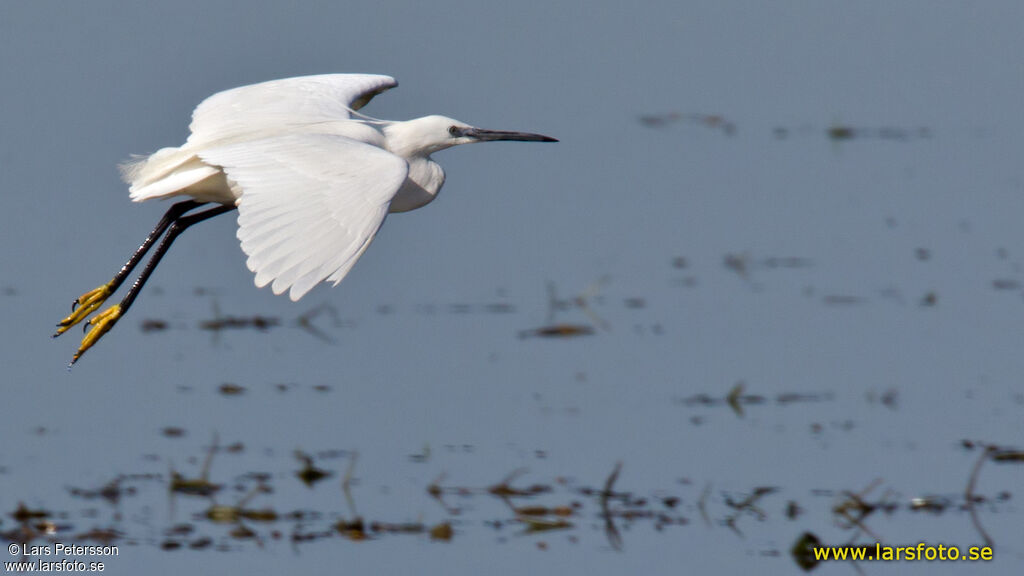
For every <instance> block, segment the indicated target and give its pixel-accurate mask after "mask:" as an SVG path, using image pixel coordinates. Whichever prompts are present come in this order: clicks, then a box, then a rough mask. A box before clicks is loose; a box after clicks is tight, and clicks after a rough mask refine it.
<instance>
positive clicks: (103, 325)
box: [68, 201, 235, 368]
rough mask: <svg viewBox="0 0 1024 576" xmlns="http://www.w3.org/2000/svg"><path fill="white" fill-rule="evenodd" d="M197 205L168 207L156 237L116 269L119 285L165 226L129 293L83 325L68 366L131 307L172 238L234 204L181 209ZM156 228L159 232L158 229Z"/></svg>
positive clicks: (151, 238)
mask: <svg viewBox="0 0 1024 576" xmlns="http://www.w3.org/2000/svg"><path fill="white" fill-rule="evenodd" d="M190 202H192V201H190ZM181 204H187V202H181V203H180V204H175V205H174V206H173V207H172V210H173V209H174V208H175V207H177V206H179V205H181ZM199 205H201V203H196V204H195V205H193V206H188V207H187V208H184V209H182V210H181V211H180V212H178V213H177V214H173V213H172V211H171V210H168V212H167V214H165V215H164V219H163V220H161V221H160V224H158V225H157V228H156V229H154V230H153V232H154V233H155V234H156V235H155V237H154V236H153V235H150V237H149V238H146V241H145V242H144V243H143V244H142V246H140V247H139V251H137V252H136V254H135V255H134V256H132V259H131V260H129V261H128V262H127V263H126V264H125V266H124V267H123V268H122V272H121V273H119V276H120V278H118V277H115V281H117V284H118V285H120V283H121V282H123V281H124V276H127V275H128V274H129V273H130V272H131V270H132V268H134V267H135V266H136V265H137V264H138V263H139V261H140V260H142V257H143V255H145V253H146V251H147V250H149V247H150V246H152V244H153V242H154V241H155V240H156V238H158V237H159V236H160V233H162V232H163V230H159V229H160V228H161V225H162V226H163V228H165V229H166V230H167V234H166V235H165V236H164V238H163V240H161V241H160V244H158V245H157V247H156V251H155V252H153V255H152V256H151V257H150V259H149V262H147V263H146V266H145V268H143V269H142V273H141V274H139V277H138V278H137V279H136V280H135V282H134V283H133V284H132V287H131V288H129V289H128V293H127V294H125V297H124V299H123V300H121V302H120V303H119V304H115V305H113V306H111V307H110V308H107V309H106V310H104V311H103V312H100V313H99V314H97V315H96V316H95V317H93V318H92V319H91V320H89V322H88V324H87V325H86V328H87V329H88V331H87V332H86V334H85V337H84V338H82V344H81V346H79V348H78V352H76V353H75V356H74V357H73V358H72V359H71V364H70V365H69V366H68V367H69V368H70V366H71V365H73V364H74V363H75V362H77V361H78V359H79V358H81V357H82V354H85V351H86V350H88V349H89V348H91V347H92V346H93V345H94V344H96V342H97V341H99V339H100V338H102V337H103V335H104V334H106V333H107V332H109V331H110V329H111V328H113V327H114V324H115V323H116V322H117V320H118V319H119V318H120V317H121V316H123V315H124V313H125V312H127V311H128V308H130V307H131V305H132V302H134V301H135V298H136V297H138V295H139V292H140V291H142V287H143V286H145V284H146V281H147V280H149V277H150V275H152V274H153V270H155V269H156V267H157V265H158V264H159V263H160V259H161V258H163V257H164V254H165V253H166V252H167V250H168V249H169V248H170V247H171V244H172V243H173V242H174V239H175V238H177V237H178V235H179V234H181V233H182V232H184V231H185V229H187V228H188V227H189V226H191V225H193V224H196V223H199V222H202V221H203V220H208V219H210V218H213V217H214V216H219V215H220V214H223V213H225V212H230V211H232V210H234V209H235V206H233V205H223V204H222V205H220V206H217V207H215V208H210V209H208V210H203V211H202V212H198V213H196V214H192V215H189V216H184V215H183V213H184V212H187V211H189V210H191V209H193V208H195V207H196V206H199ZM164 220H169V224H165V223H164ZM158 230H159V232H160V233H157V231H158ZM101 288H102V287H101ZM104 299H105V297H104ZM90 327H91V328H90Z"/></svg>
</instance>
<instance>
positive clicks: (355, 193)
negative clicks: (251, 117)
mask: <svg viewBox="0 0 1024 576" xmlns="http://www.w3.org/2000/svg"><path fill="white" fill-rule="evenodd" d="M199 155H200V157H201V158H202V160H203V161H204V162H206V163H208V164H211V165H215V166H220V167H221V168H222V169H223V170H224V172H225V173H226V174H227V177H228V178H229V179H230V180H232V181H233V182H235V183H236V184H237V185H238V186H239V187H240V188H241V190H242V194H241V197H240V198H239V200H238V239H239V240H240V241H241V244H242V250H243V251H244V252H245V253H246V255H247V256H248V259H247V261H246V265H247V266H248V267H249V269H250V270H252V271H253V272H255V273H256V278H255V282H256V285H257V286H260V287H262V286H265V285H267V284H271V289H272V290H273V291H274V293H275V294H281V293H282V292H285V291H286V290H287V291H289V297H290V298H291V299H292V300H298V299H299V298H301V297H302V296H303V295H304V294H306V293H307V292H308V291H309V290H310V289H312V288H313V287H314V286H316V285H317V284H319V283H320V282H321V281H323V280H325V279H327V280H331V281H332V282H334V283H335V284H337V283H338V282H340V281H341V280H342V279H343V278H344V277H345V275H346V274H347V273H348V271H349V270H350V269H351V268H352V266H353V265H354V264H355V262H356V260H358V259H359V257H360V256H361V255H362V254H363V252H364V251H365V250H366V248H367V247H368V246H369V245H370V242H372V241H373V238H374V236H375V235H376V234H377V230H379V229H380V226H381V224H383V222H384V218H385V217H386V216H387V212H388V207H389V205H390V203H391V200H392V198H394V196H395V193H396V192H397V191H398V189H399V188H400V187H401V185H402V183H403V182H404V181H405V178H406V175H407V173H408V169H409V166H408V164H407V163H406V162H405V160H403V159H402V158H400V157H398V156H395V155H394V154H391V153H390V152H387V151H385V150H382V149H380V148H377V147H374V146H371V145H368V144H364V143H362V142H358V141H355V140H352V139H349V138H346V137H344V136H337V135H330V134H302V133H292V134H284V135H280V136H275V137H270V138H264V139H260V140H252V141H247V142H244V143H236V144H227V145H223V146H214V147H211V148H209V149H206V150H204V151H202V152H200V153H199Z"/></svg>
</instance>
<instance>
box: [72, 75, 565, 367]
mask: <svg viewBox="0 0 1024 576" xmlns="http://www.w3.org/2000/svg"><path fill="white" fill-rule="evenodd" d="M397 85H398V83H397V82H396V81H395V79H394V78H391V77H389V76H379V75H370V74H324V75H318V76H303V77H298V78H285V79H282V80H272V81H270V82H263V83H261V84H253V85H250V86H242V87H240V88H234V89H232V90H226V91H224V92H219V93H217V94H214V95H213V96H210V97H209V98H207V99H206V100H204V101H203V102H201V103H200V104H199V106H198V107H196V109H195V111H194V112H193V113H192V123H191V125H190V126H189V130H190V131H191V134H190V135H189V137H188V139H187V140H186V141H185V144H183V145H182V146H180V147H178V148H164V149H162V150H158V151H157V152H156V153H154V154H152V155H151V156H148V157H144V158H138V159H134V160H132V161H130V162H128V163H126V164H125V165H123V166H122V167H121V170H122V174H123V176H124V180H125V181H126V182H127V183H128V184H129V185H130V188H129V192H130V194H131V199H132V200H133V201H135V202H143V201H145V200H150V199H153V198H171V197H176V196H184V197H188V198H189V200H184V201H181V202H178V203H176V204H174V205H173V206H171V207H170V208H169V209H168V210H167V212H166V213H165V214H164V216H163V218H161V219H160V222H158V223H157V225H156V228H154V229H153V231H152V232H151V233H150V234H149V236H147V237H146V240H145V241H144V242H143V243H142V245H141V246H139V248H138V250H136V251H135V254H133V255H132V257H131V258H129V259H128V262H126V263H125V265H124V266H122V267H121V270H120V271H119V272H118V273H117V274H116V275H115V276H114V278H113V279H112V280H111V281H110V282H107V283H106V284H103V285H102V286H99V287H98V288H95V289H93V290H90V291H88V292H86V293H85V294H82V295H81V296H79V297H78V298H77V299H76V300H75V301H74V303H73V304H72V307H71V314H70V315H69V316H68V317H66V318H64V319H63V320H61V322H60V323H59V324H57V333H56V334H54V337H57V336H59V335H61V334H63V333H64V332H65V331H67V330H68V329H69V328H71V327H72V326H74V325H76V324H78V323H79V322H82V321H83V320H85V319H86V318H87V317H89V315H90V314H92V313H93V312H95V311H96V310H97V309H99V307H100V306H101V305H102V304H103V303H104V301H106V299H107V298H109V297H110V295H111V294H113V293H114V292H115V291H116V290H117V289H118V287H119V286H120V285H121V284H122V283H123V282H124V280H125V278H127V276H128V275H129V274H131V272H132V270H133V269H134V268H135V266H136V265H138V264H139V262H140V261H141V260H142V259H143V257H144V256H145V255H146V253H147V252H148V251H149V249H150V248H151V247H152V246H153V244H154V243H156V241H157V240H160V238H161V236H163V239H162V240H161V241H160V243H159V244H158V245H157V247H156V251H155V252H154V253H153V256H152V257H151V258H150V259H149V262H147V263H146V266H145V267H144V268H143V270H142V272H141V273H140V274H139V277H138V278H137V279H136V280H135V283H134V284H132V286H131V288H130V289H129V290H128V292H127V294H126V295H125V296H124V299H123V300H121V302H120V303H119V304H115V305H114V306H111V307H110V308H107V309H106V310H104V311H102V312H100V313H99V314H97V315H96V316H94V317H92V318H91V319H89V320H88V322H86V324H85V328H86V329H87V331H86V334H85V337H83V338H82V343H81V345H80V346H79V348H78V351H77V352H76V353H75V355H74V358H73V359H72V360H71V364H74V363H75V362H76V361H78V359H79V358H81V357H82V354H84V353H85V352H86V351H87V350H88V349H89V348H91V347H92V346H93V345H94V344H95V343H96V342H97V341H98V340H99V339H100V338H101V337H102V336H103V335H104V334H106V333H107V332H108V331H110V329H111V328H112V327H113V326H114V324H115V323H116V322H117V320H118V319H119V318H121V317H122V316H123V315H124V314H125V313H126V312H127V311H128V308H129V307H130V306H131V305H132V302H134V301H135V298H136V297H137V296H138V295H139V292H140V291H141V290H142V287H143V286H144V285H145V283H146V280H148V279H149V277H150V275H151V274H152V273H153V270H154V269H155V268H156V266H157V264H159V262H160V259H161V258H163V256H164V253H166V252H167V249H168V248H169V247H170V246H171V243H172V242H174V239H175V238H177V237H178V235H179V234H181V233H182V232H183V231H184V230H185V229H186V228H188V227H189V226H191V225H193V224H196V223H198V222H202V221H203V220H207V219H209V218H212V217H214V216H217V215H219V214H223V213H225V212H230V211H231V210H235V209H237V210H238V233H237V236H238V239H239V240H240V241H241V244H242V251H243V252H245V254H246V255H247V256H248V259H247V260H246V265H247V266H248V267H249V270H252V271H253V272H254V273H255V274H256V279H255V281H256V286H258V287H263V286H266V285H267V284H270V285H271V288H272V290H273V291H274V294H281V293H282V292H284V291H286V290H287V291H288V295H289V297H290V298H291V299H292V300H298V299H299V298H302V296H303V295H304V294H306V292H309V290H310V289H312V288H313V287H314V286H316V285H317V284H319V283H320V282H322V281H324V280H329V281H331V282H333V283H334V284H335V285H337V284H338V283H339V282H341V280H342V279H343V278H344V277H345V275H346V274H348V272H349V270H350V269H351V268H352V265H353V264H355V263H356V260H358V259H359V257H360V256H362V254H363V252H365V251H366V248H367V247H368V246H369V245H370V242H371V241H372V240H373V237H374V236H375V235H376V234H377V230H379V229H380V227H381V224H383V223H384V218H385V217H386V216H387V214H388V213H389V212H407V211H409V210H415V209H416V208H420V207H422V206H425V205H426V204H428V203H430V201H431V200H433V199H434V198H435V197H436V196H437V193H438V192H439V191H440V190H441V186H442V185H444V170H442V169H441V166H439V165H438V164H437V163H436V162H434V161H433V160H432V159H431V157H430V155H431V154H433V153H434V152H439V151H441V150H444V149H445V148H450V147H452V146H457V145H459V144H469V143H471V142H489V141H494V140H519V141H526V142H557V140H555V139H554V138H551V137H548V136H542V135H540V134H531V133H528V132H505V131H500V130H483V129H481V128H475V127H473V126H470V125H468V124H465V123H463V122H459V121H458V120H453V119H451V118H445V117H444V116H425V117H423V118H416V119H414V120H408V121H405V122H395V121H388V120H377V119H374V118H370V117H368V116H365V115H362V114H358V113H356V112H355V111H356V110H359V109H360V108H362V107H363V106H364V105H365V104H366V103H367V102H369V101H370V99H371V98H373V97H374V96H376V95H377V94H380V93H381V92H384V91H385V90H388V89H389V88H394V87H395V86H397ZM209 203H214V204H217V206H214V207H208V208H206V209H204V210H201V211H198V212H193V210H195V209H196V208H199V207H200V206H203V205H206V204H209Z"/></svg>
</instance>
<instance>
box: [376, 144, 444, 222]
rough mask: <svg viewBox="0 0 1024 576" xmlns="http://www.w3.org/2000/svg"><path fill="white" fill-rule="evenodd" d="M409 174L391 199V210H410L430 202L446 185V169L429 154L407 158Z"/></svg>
mask: <svg viewBox="0 0 1024 576" xmlns="http://www.w3.org/2000/svg"><path fill="white" fill-rule="evenodd" d="M406 161H407V162H408V163H409V175H408V176H406V178H405V182H404V183H403V184H402V187H401V188H400V189H399V190H398V193H397V194H395V197H394V199H392V200H391V208H390V209H389V211H390V212H408V211H409V210H415V209H416V208H420V207H422V206H426V205H427V204H430V202H431V201H432V200H433V199H434V198H435V197H437V193H438V192H440V191H441V186H444V170H442V169H441V166H440V165H439V164H438V163H437V162H434V161H433V160H431V159H430V157H429V156H413V157H412V158H407V159H406Z"/></svg>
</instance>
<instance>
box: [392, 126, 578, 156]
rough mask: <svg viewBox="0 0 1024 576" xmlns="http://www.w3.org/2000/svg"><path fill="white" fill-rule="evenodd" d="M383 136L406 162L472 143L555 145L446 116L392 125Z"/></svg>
mask: <svg viewBox="0 0 1024 576" xmlns="http://www.w3.org/2000/svg"><path fill="white" fill-rule="evenodd" d="M385 133H386V135H387V140H388V149H389V150H391V152H393V153H395V154H397V155H399V156H402V157H405V158H411V157H413V156H429V155H431V154H433V153H434V152H438V151H441V150H444V149H445V148H451V147H452V146H458V145H459V144H470V143H472V142H491V141H496V140H516V141H519V142H558V140H556V139H554V138H551V137H550V136H543V135H541V134H532V133H530V132H509V131H504V130H484V129H483V128H477V127H475V126H470V125H469V124H466V123H465V122H459V121H458V120H455V119H453V118H447V117H445V116H424V117H423V118H416V119H414V120H408V121H406V122H395V123H393V124H391V125H389V126H388V127H387V128H386V129H385Z"/></svg>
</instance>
